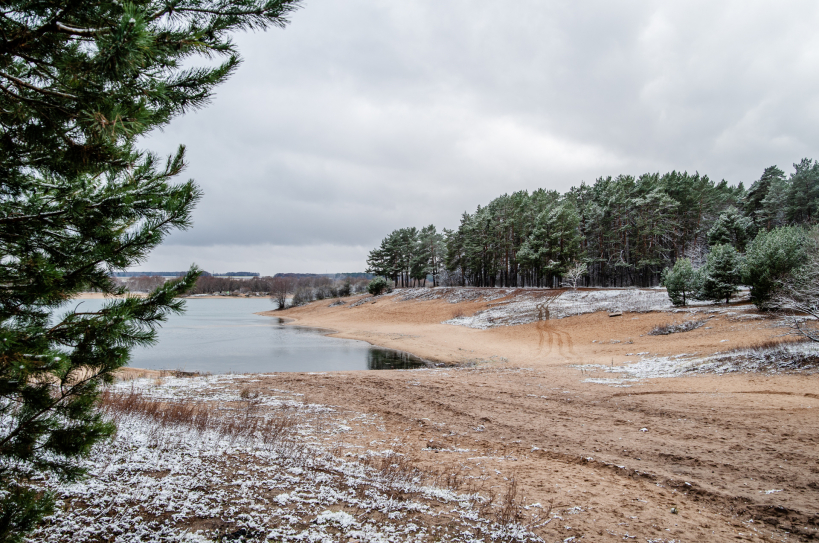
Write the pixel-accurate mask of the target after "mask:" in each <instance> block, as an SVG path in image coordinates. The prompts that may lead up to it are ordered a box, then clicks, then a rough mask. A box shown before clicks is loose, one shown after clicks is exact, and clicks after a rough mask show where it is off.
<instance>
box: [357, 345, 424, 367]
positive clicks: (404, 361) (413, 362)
mask: <svg viewBox="0 0 819 543" xmlns="http://www.w3.org/2000/svg"><path fill="white" fill-rule="evenodd" d="M426 367H427V363H426V362H424V361H423V360H422V359H421V358H418V357H417V356H415V355H412V354H410V353H405V352H402V351H393V350H390V349H379V348H378V347H372V348H370V352H369V353H367V369H368V370H412V369H416V368H426Z"/></svg>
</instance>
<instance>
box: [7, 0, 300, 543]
mask: <svg viewBox="0 0 819 543" xmlns="http://www.w3.org/2000/svg"><path fill="white" fill-rule="evenodd" d="M294 4H295V2H292V1H286V0H277V1H258V0H234V1H208V0H177V1H174V2H167V1H148V0H141V1H140V0H136V1H135V2H129V3H124V2H116V1H110V2H109V1H102V2H85V1H68V0H65V1H54V2H44V1H39V0H29V1H22V0H18V1H8V2H4V4H3V11H2V12H0V36H2V41H0V246H1V247H2V259H0V491H2V492H3V493H4V494H3V496H4V497H3V499H2V502H0V507H2V511H0V532H2V531H3V530H5V534H4V535H2V536H0V537H3V538H4V539H6V540H8V539H14V538H18V537H20V536H21V535H22V534H23V533H24V532H26V531H27V530H29V529H30V528H31V527H32V526H33V525H34V524H35V523H36V522H37V520H38V519H39V518H40V517H41V516H42V515H43V514H45V513H46V512H47V511H49V510H50V507H51V505H50V504H51V503H52V502H51V498H50V496H48V495H47V494H40V493H38V492H36V491H35V490H32V489H31V487H30V486H29V483H28V482H29V481H30V480H31V477H33V476H34V475H37V474H40V473H43V472H48V473H50V474H52V475H54V476H56V477H59V478H62V479H66V480H72V479H75V478H77V477H78V476H80V475H82V473H83V470H82V469H81V468H80V467H79V465H78V463H77V459H78V458H81V457H83V456H86V455H87V454H88V453H89V452H90V450H91V448H92V446H93V445H94V444H95V443H98V442H99V441H100V440H102V439H105V438H107V437H109V436H110V435H112V433H113V431H114V426H113V425H112V424H111V423H110V422H108V421H106V420H105V419H104V418H103V417H102V415H101V414H100V413H99V411H98V410H97V409H96V406H97V403H98V399H99V391H100V387H101V386H102V385H104V384H105V383H108V382H110V381H111V380H112V373H113V372H114V371H115V370H116V369H118V368H120V367H121V366H123V365H124V364H126V363H127V362H128V357H129V352H130V350H131V349H132V348H133V347H134V346H137V345H149V344H151V343H153V342H154V340H155V328H156V326H157V325H159V324H160V323H161V322H162V321H163V320H165V318H166V316H167V315H168V314H169V313H173V312H179V311H181V310H182V307H183V306H182V302H181V301H179V300H178V299H176V296H177V295H179V294H181V293H184V292H185V291H186V290H188V289H189V288H191V287H192V286H193V284H194V281H195V280H196V277H197V275H198V270H197V269H196V268H195V267H194V268H192V269H191V271H190V272H189V273H188V274H187V275H186V276H185V277H183V278H181V279H180V280H179V281H175V282H169V283H166V284H165V285H164V286H162V287H161V288H159V289H157V290H156V291H154V292H153V293H151V294H150V295H149V296H148V297H147V298H144V299H141V298H127V299H121V300H112V301H110V302H108V303H106V304H105V306H104V307H103V309H101V310H99V311H94V312H91V311H84V310H83V308H82V305H80V306H79V307H78V308H77V309H76V310H73V311H72V310H69V309H66V308H65V307H64V306H63V304H65V303H66V302H67V301H68V300H70V299H71V298H72V297H74V296H75V295H76V294H77V293H78V292H81V291H83V290H87V289H92V288H93V289H97V290H99V291H101V292H104V293H106V294H123V293H124V291H123V290H122V289H120V288H117V287H115V286H114V284H113V283H112V282H111V281H110V280H109V278H108V277H109V274H110V273H111V272H113V271H118V270H123V269H125V268H127V267H128V266H132V265H134V264H136V263H138V262H140V261H142V260H143V259H144V258H145V257H146V256H147V254H148V253H149V252H150V250H151V249H152V248H153V247H155V246H156V245H157V244H159V243H160V242H161V241H162V239H163V238H164V237H165V236H166V235H167V234H168V233H169V232H170V231H171V230H174V229H178V228H183V229H184V228H187V227H189V226H190V214H191V211H192V209H193V206H194V204H195V203H196V201H197V200H198V199H199V197H200V191H199V189H198V188H197V187H196V185H195V184H194V183H193V181H187V182H179V183H174V182H172V180H173V178H174V177H176V176H177V175H178V174H179V173H180V172H182V170H183V169H184V166H185V161H184V148H183V147H180V148H179V149H178V150H177V151H176V152H175V153H173V154H172V155H171V156H169V157H167V158H166V159H165V160H160V159H159V157H157V156H155V155H153V154H151V153H147V152H144V151H140V150H138V149H136V148H135V141H136V139H137V138H138V137H140V136H143V135H145V134H147V133H148V132H150V131H151V130H154V129H156V128H159V127H162V126H164V125H166V124H167V123H168V122H170V120H171V119H172V118H173V117H174V116H176V115H179V114H181V113H183V112H185V111H188V110H191V109H196V108H198V107H201V106H203V105H205V104H207V103H208V101H209V100H210V98H211V96H212V93H213V88H214V86H215V85H217V84H219V83H221V82H222V81H224V80H225V79H226V78H227V77H228V76H229V75H230V74H231V73H232V72H233V70H234V69H235V68H236V67H237V66H238V64H239V60H240V59H239V57H238V54H237V52H236V49H235V46H234V45H233V44H232V42H231V41H230V38H229V32H232V31H236V30H240V29H252V28H264V27H266V26H269V25H277V26H278V25H282V24H283V23H284V22H285V21H284V19H283V17H284V16H285V15H286V14H287V13H288V12H289V11H290V10H291V9H292V8H293V6H294ZM197 55H203V56H205V57H208V58H222V62H221V64H218V65H215V66H212V67H206V68H183V65H185V66H190V61H191V60H192V57H195V56H197Z"/></svg>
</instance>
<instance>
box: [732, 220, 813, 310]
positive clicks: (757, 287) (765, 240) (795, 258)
mask: <svg viewBox="0 0 819 543" xmlns="http://www.w3.org/2000/svg"><path fill="white" fill-rule="evenodd" d="M809 247H812V243H811V240H810V239H809V236H808V234H807V232H805V230H804V229H802V228H799V227H793V226H788V227H783V228H775V229H773V230H771V231H770V232H766V231H764V230H763V231H761V232H760V233H759V234H758V235H757V236H756V238H754V240H753V241H751V243H749V244H748V250H747V252H746V254H745V263H744V266H743V268H742V282H743V283H744V284H746V285H748V286H749V287H751V301H752V302H754V304H756V305H757V306H758V307H760V308H764V307H766V305H767V304H768V302H769V301H770V299H771V295H772V294H773V292H774V290H775V288H776V285H777V282H778V281H780V280H782V279H783V278H784V277H785V276H787V275H788V274H789V273H791V272H792V271H794V270H796V269H797V268H799V267H800V266H802V265H803V264H804V263H805V262H806V261H807V259H808V248H809Z"/></svg>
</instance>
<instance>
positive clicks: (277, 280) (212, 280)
mask: <svg viewBox="0 0 819 543" xmlns="http://www.w3.org/2000/svg"><path fill="white" fill-rule="evenodd" d="M291 275H300V276H302V277H291ZM365 275H369V274H348V275H344V276H339V277H338V278H334V277H326V276H320V275H310V274H276V276H275V277H270V276H265V277H256V276H252V277H251V278H250V279H233V278H230V277H215V276H213V275H205V274H202V275H201V276H199V278H198V279H197V280H196V285H195V286H194V288H193V289H191V290H190V291H188V293H189V294H220V295H228V294H230V295H233V294H235V295H243V294H257V295H261V296H271V295H274V294H277V293H280V292H281V291H282V290H284V291H285V292H286V293H287V296H289V295H290V294H293V293H295V292H296V291H301V294H302V298H305V299H306V298H310V299H322V298H334V297H337V296H347V295H349V294H350V293H355V292H363V291H365V290H366V285H367V283H368V282H369V279H367V278H366V277H357V276H365ZM169 276H170V275H167V276H165V277H169ZM165 277H163V276H161V275H137V276H130V277H124V278H123V277H113V280H114V281H115V282H118V283H119V284H121V285H125V286H127V287H128V290H130V291H131V292H150V291H152V290H154V289H155V288H157V287H159V286H161V285H162V284H163V283H164V282H165Z"/></svg>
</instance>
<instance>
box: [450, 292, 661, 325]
mask: <svg viewBox="0 0 819 543" xmlns="http://www.w3.org/2000/svg"><path fill="white" fill-rule="evenodd" d="M498 290H510V291H512V290H514V289H498ZM510 294H512V292H509V293H507V294H505V296H509V295H510ZM545 294H546V295H545V296H544V292H540V291H531V290H526V291H521V292H520V293H518V294H514V295H513V296H511V297H510V299H509V300H506V301H504V302H499V303H498V304H497V305H493V306H491V307H489V308H488V309H485V310H483V311H479V312H478V313H476V314H474V315H471V316H462V317H456V318H453V319H450V320H448V321H445V322H444V324H454V325H458V326H467V327H469V328H478V329H482V330H484V329H487V328H494V327H496V326H514V325H516V324H527V323H530V322H537V321H539V320H547V319H562V318H565V317H571V316H574V315H582V314H584V313H594V312H597V311H609V312H615V311H630V312H643V311H657V310H664V309H670V308H671V307H672V305H671V301H670V300H669V298H668V295H667V294H666V292H665V290H659V289H647V290H640V289H606V290H578V291H571V290H569V291H565V292H563V293H562V294H559V291H558V292H555V293H554V294H552V293H551V292H549V291H545ZM500 297H502V296H498V297H497V298H500ZM497 298H496V299H497Z"/></svg>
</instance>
